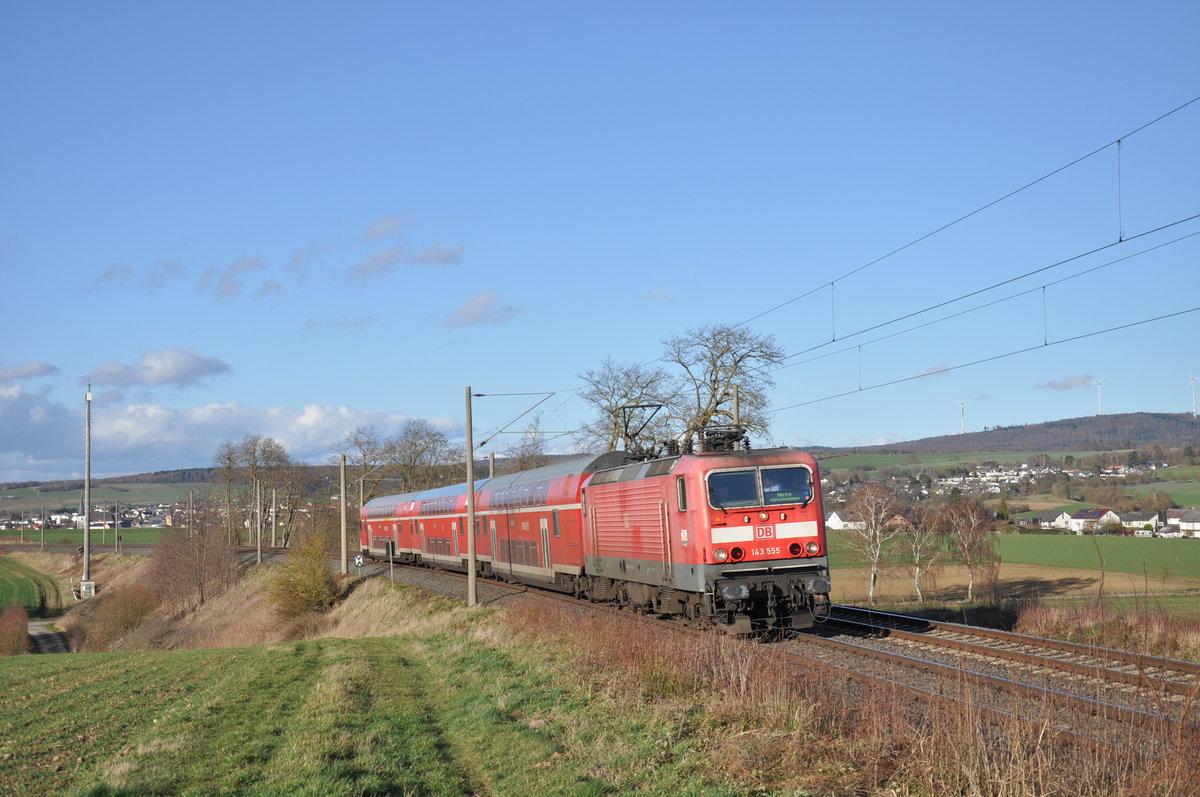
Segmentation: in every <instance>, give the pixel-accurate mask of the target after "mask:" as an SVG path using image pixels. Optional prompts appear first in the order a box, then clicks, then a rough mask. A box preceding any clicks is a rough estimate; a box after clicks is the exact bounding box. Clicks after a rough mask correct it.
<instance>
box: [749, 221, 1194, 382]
mask: <svg viewBox="0 0 1200 797" xmlns="http://www.w3.org/2000/svg"><path fill="white" fill-rule="evenodd" d="M1197 218H1200V214H1198V215H1196V216H1191V217H1189V218H1187V219H1184V220H1182V221H1179V222H1173V223H1172V224H1169V225H1165V226H1163V227H1159V228H1157V229H1155V230H1151V231H1149V232H1146V233H1140V234H1138V235H1135V236H1132V237H1130V238H1126V239H1125V243H1128V242H1129V241H1133V240H1136V239H1137V238H1141V237H1143V236H1144V235H1149V234H1150V233H1151V232H1160V231H1162V230H1165V229H1169V228H1170V227H1173V226H1176V225H1178V224H1181V223H1183V222H1185V221H1192V220H1194V219H1197ZM1197 235H1200V231H1197V232H1192V233H1188V234H1187V235H1182V236H1180V237H1178V238H1174V239H1172V240H1170V241H1164V242H1163V243H1160V244H1156V245H1154V246H1151V247H1148V248H1146V249H1142V250H1141V251H1138V252H1133V253H1131V254H1128V255H1125V256H1124V257H1119V258H1116V259H1115V260H1109V261H1107V262H1105V263H1100V264H1098V265H1095V266H1091V267H1089V268H1087V269H1084V270H1083V271H1079V272H1076V273H1075V274H1069V275H1067V276H1065V277H1061V278H1060V279H1056V280H1052V281H1050V282H1047V283H1044V284H1042V285H1038V286H1035V287H1032V288H1029V289H1026V290H1023V291H1019V292H1017V293H1013V294H1009V295H1008V296H1004V297H1001V298H999V299H995V300H992V301H989V302H985V303H983V304H978V305H975V306H973V307H969V308H967V309H965V310H960V311H958V312H956V313H952V314H950V315H946V316H942V317H941V318H937V319H934V320H932V321H927V322H924V323H921V324H917V325H916V326H911V327H907V328H905V329H902V330H899V331H897V332H892V333H889V334H887V335H882V336H880V337H877V338H872V339H871V340H869V341H866V342H864V343H862V344H858V346H859V348H861V347H862V346H869V345H871V344H873V343H879V342H881V341H884V340H889V339H891V338H895V337H899V336H901V335H905V334H907V333H909V332H914V331H916V330H918V329H924V328H926V327H929V326H932V325H934V324H938V323H941V322H942V321H947V320H949V319H952V318H958V317H960V316H963V315H968V314H970V313H973V312H975V311H977V310H983V309H986V308H988V307H992V306H994V305H997V304H1000V303H1002V302H1006V301H1010V300H1012V299H1015V298H1018V297H1021V296H1026V295H1028V294H1030V293H1034V292H1036V291H1043V292H1044V291H1045V289H1046V288H1049V287H1053V286H1055V285H1059V284H1061V283H1064V282H1067V281H1069V280H1073V279H1078V278H1080V277H1083V276H1086V275H1088V274H1091V273H1093V272H1096V271H1100V270H1101V269H1105V268H1108V267H1110V266H1114V265H1117V264H1118V263H1123V262H1126V261H1128V260H1131V259H1133V258H1135V257H1140V256H1142V255H1145V254H1149V253H1150V252H1154V251H1157V250H1159V249H1163V248H1165V247H1168V246H1171V245H1173V244H1177V243H1180V242H1182V241H1186V240H1188V239H1189V238H1194V237H1196V236H1197ZM1113 245H1114V244H1108V245H1106V246H1103V247H1100V248H1099V249H1093V250H1091V251H1088V252H1084V253H1082V254H1078V255H1074V256H1072V257H1069V258H1066V259H1064V260H1060V261H1058V262H1057V263H1053V264H1051V265H1049V266H1043V267H1041V268H1037V269H1034V270H1032V271H1028V272H1026V273H1024V274H1021V275H1019V276H1016V277H1012V278H1010V279H1006V280H1002V281H1000V282H997V283H993V284H992V285H989V286H987V287H985V288H979V289H978V290H973V291H970V292H968V293H965V294H962V295H961V296H957V297H955V298H953V299H948V300H946V301H943V302H938V303H937V304H933V305H930V306H929V307H926V308H924V309H922V310H916V311H913V312H911V313H906V314H905V315H902V316H897V317H896V318H893V319H891V320H890V321H885V322H882V323H879V324H875V325H873V326H870V327H866V328H864V329H860V330H858V331H856V332H852V333H850V334H848V335H844V336H843V337H842V338H841V341H840V342H844V341H846V340H848V339H850V338H853V337H857V336H858V335H863V334H866V333H868V332H873V331H875V330H877V329H881V328H883V327H886V326H890V325H892V324H896V323H899V322H901V321H906V320H908V319H910V318H913V317H915V316H918V315H921V314H923V313H927V312H931V311H933V310H937V309H939V308H942V307H946V306H948V305H951V304H954V303H955V302H959V301H962V300H964V299H969V298H971V297H972V296H978V295H979V294H981V293H986V292H987V291H989V290H994V289H996V288H999V287H1003V286H1004V285H1008V284H1011V283H1013V282H1016V281H1018V280H1021V279H1024V278H1026V277H1030V276H1033V275H1034V274H1039V273H1042V272H1044V271H1048V270H1050V269H1052V268H1057V267H1059V266H1063V265H1066V264H1068V263H1072V262H1075V261H1077V260H1079V259H1081V258H1084V257H1087V256H1089V255H1093V254H1096V253H1097V252H1100V251H1103V250H1105V249H1109V248H1111V247H1112V246H1113ZM1044 312H1045V308H1044V307H1043V315H1044ZM1043 321H1044V319H1043ZM1043 326H1044V324H1043ZM828 345H830V343H829V342H826V343H822V344H820V345H817V346H812V347H809V348H808V349H805V350H803V351H798V352H794V353H793V354H789V355H788V356H787V357H785V358H784V360H790V359H793V358H795V357H800V356H802V355H805V354H809V353H811V352H814V351H818V350H820V349H822V348H824V347H826V346H828ZM853 348H855V347H854V346H848V347H846V348H843V349H837V350H836V351H832V352H826V353H824V354H820V355H818V356H816V357H810V358H808V359H806V360H799V361H797V362H794V363H788V364H786V365H779V366H774V367H766V368H763V369H760V370H759V371H758V373H773V372H775V371H781V370H783V369H785V368H791V367H792V366H794V365H801V364H803V363H808V362H814V361H816V360H820V359H824V358H826V357H830V356H832V355H834V354H842V353H845V352H847V351H850V350H852V349H853Z"/></svg>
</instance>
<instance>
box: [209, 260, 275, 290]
mask: <svg viewBox="0 0 1200 797" xmlns="http://www.w3.org/2000/svg"><path fill="white" fill-rule="evenodd" d="M264 268H266V265H265V264H264V263H263V260H262V258H261V257H258V256H257V255H256V256H254V257H243V258H240V259H238V260H235V261H234V262H233V263H230V264H229V265H228V266H226V267H225V268H224V269H220V268H217V267H216V266H213V267H212V268H208V269H205V271H204V273H203V274H202V275H201V276H200V284H199V285H198V286H197V288H198V289H199V290H201V291H207V290H208V289H209V286H210V285H212V286H214V293H215V295H216V297H217V298H218V299H232V298H233V297H234V296H237V295H238V294H240V293H241V292H242V279H241V278H242V277H243V276H244V275H246V274H249V273H251V272H253V271H260V270H262V269H264Z"/></svg>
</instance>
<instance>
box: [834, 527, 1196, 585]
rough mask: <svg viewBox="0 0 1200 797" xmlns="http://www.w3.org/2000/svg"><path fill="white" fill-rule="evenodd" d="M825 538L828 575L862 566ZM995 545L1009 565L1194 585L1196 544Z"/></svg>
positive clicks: (1022, 538) (1026, 538) (1117, 540)
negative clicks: (830, 571)
mask: <svg viewBox="0 0 1200 797" xmlns="http://www.w3.org/2000/svg"><path fill="white" fill-rule="evenodd" d="M828 538H829V566H830V568H831V569H837V568H852V567H862V566H863V563H862V562H861V561H860V559H859V557H858V556H856V554H855V553H854V552H853V551H851V550H849V548H848V546H847V544H846V539H845V536H844V535H843V533H842V532H838V531H830V532H829V533H828ZM998 539H999V545H1000V559H1001V561H1002V562H1005V563H1009V564H1028V565H1042V566H1046V567H1069V568H1074V569H1076V570H1100V569H1101V568H1102V567H1103V569H1105V570H1108V571H1110V572H1114V573H1132V574H1134V575H1142V574H1148V575H1149V576H1150V577H1151V578H1154V577H1163V576H1166V577H1168V578H1195V579H1200V540H1165V539H1157V538H1154V539H1142V538H1136V537H1093V536H1083V537H1078V536H1076V535H1074V534H1001V535H999V536H998ZM1102 559H1103V565H1101V560H1102ZM903 564H904V560H903V558H902V557H901V556H899V555H895V556H892V557H890V558H889V560H888V562H887V565H888V566H890V567H896V566H900V565H903Z"/></svg>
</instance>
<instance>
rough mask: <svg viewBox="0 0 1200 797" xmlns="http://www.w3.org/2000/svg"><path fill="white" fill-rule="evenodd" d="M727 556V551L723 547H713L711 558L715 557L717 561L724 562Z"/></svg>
mask: <svg viewBox="0 0 1200 797" xmlns="http://www.w3.org/2000/svg"><path fill="white" fill-rule="evenodd" d="M728 558H729V552H728V551H726V550H725V549H724V548H714V549H713V559H716V560H717V561H718V562H724V561H725V560H726V559H728Z"/></svg>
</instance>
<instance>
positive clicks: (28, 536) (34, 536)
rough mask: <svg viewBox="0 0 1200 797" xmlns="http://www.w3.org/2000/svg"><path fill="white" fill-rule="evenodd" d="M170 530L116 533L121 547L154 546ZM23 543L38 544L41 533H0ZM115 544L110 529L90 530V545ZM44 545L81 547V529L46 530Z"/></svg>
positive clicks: (0, 537) (125, 530)
mask: <svg viewBox="0 0 1200 797" xmlns="http://www.w3.org/2000/svg"><path fill="white" fill-rule="evenodd" d="M170 532H171V530H170V529H165V528H164V529H117V533H118V534H120V535H121V544H122V545H154V544H156V543H157V542H158V541H159V539H161V538H162V535H164V534H169V533H170ZM22 538H23V539H24V541H25V542H39V541H40V540H41V532H40V531H38V530H37V529H32V530H30V529H26V530H25V531H24V532H23V533H22V532H20V531H3V532H0V539H3V540H20V539H22ZM114 542H116V539H115V536H114V534H113V530H112V529H92V545H105V546H107V545H112V544H113V543H114ZM46 544H47V545H62V544H70V545H83V531H82V530H81V529H46Z"/></svg>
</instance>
